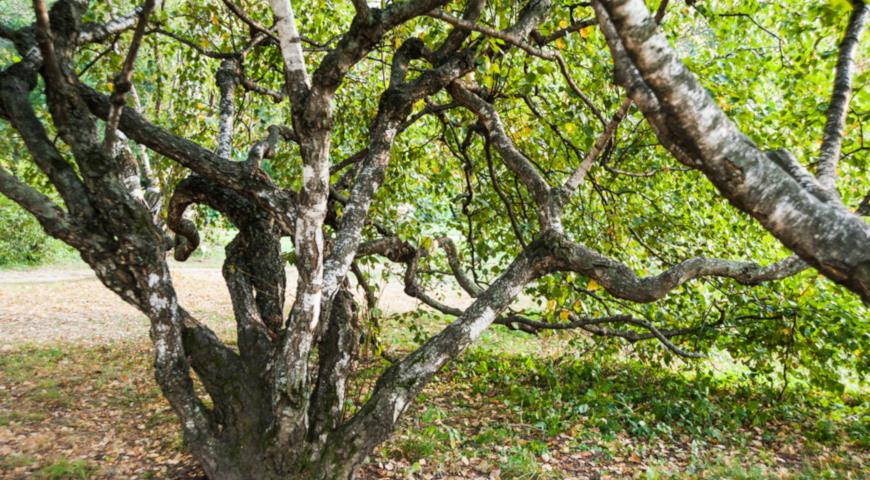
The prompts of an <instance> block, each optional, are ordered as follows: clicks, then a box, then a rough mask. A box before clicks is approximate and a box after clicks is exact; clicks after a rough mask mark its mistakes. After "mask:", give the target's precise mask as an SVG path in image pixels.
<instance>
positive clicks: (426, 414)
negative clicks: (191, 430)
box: [0, 261, 870, 480]
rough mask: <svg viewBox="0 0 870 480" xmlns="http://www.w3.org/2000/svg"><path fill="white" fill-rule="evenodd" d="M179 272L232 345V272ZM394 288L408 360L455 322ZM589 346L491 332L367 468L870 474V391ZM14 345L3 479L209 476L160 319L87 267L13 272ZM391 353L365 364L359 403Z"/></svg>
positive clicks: (7, 318) (4, 400) (393, 306)
mask: <svg viewBox="0 0 870 480" xmlns="http://www.w3.org/2000/svg"><path fill="white" fill-rule="evenodd" d="M173 277H174V280H175V283H176V285H177V288H178V290H179V294H180V299H181V302H182V304H183V305H185V306H186V307H188V309H189V310H191V311H192V312H193V313H194V315H196V316H197V317H198V318H200V319H203V320H204V321H206V322H207V323H209V325H211V326H212V327H213V328H215V329H216V331H218V332H219V334H220V335H222V336H224V337H225V338H227V339H230V338H231V337H232V325H231V323H230V320H229V318H228V312H229V311H230V310H229V309H230V306H229V299H228V296H227V294H226V289H225V287H224V285H223V282H222V279H221V277H220V272H219V267H218V266H217V264H215V263H214V262H209V261H204V262H194V263H192V264H190V265H183V266H182V265H174V266H173ZM291 283H292V281H291ZM381 298H382V307H383V309H384V311H385V312H386V313H387V314H390V315H391V317H390V318H389V319H387V320H385V321H383V322H382V327H383V330H384V331H383V338H384V340H385V344H386V345H387V348H388V350H389V351H390V352H391V353H392V354H394V355H400V354H401V353H402V352H403V351H405V350H407V349H408V348H410V347H411V346H412V345H413V344H414V342H415V337H419V336H421V335H420V334H425V333H426V332H428V331H431V330H433V329H435V328H438V327H439V325H441V324H443V322H445V321H446V320H444V319H440V318H437V317H433V316H429V315H423V316H420V315H414V314H413V312H415V311H416V310H417V309H418V305H416V304H415V303H414V302H412V301H409V300H407V299H406V297H404V296H403V295H402V294H401V288H400V287H399V286H398V285H391V286H390V287H388V288H387V289H386V290H385V292H384V293H383V294H382V296H381ZM453 300H454V301H457V302H461V301H463V299H461V298H454V299H453ZM396 314H403V315H396ZM573 340H576V334H563V335H557V336H548V337H545V338H537V339H534V338H528V337H526V336H524V335H523V334H521V333H517V332H508V331H506V330H504V329H502V328H501V327H499V328H498V329H495V330H493V331H491V332H487V334H486V335H485V337H484V338H483V339H482V341H481V342H479V343H478V345H477V346H476V347H475V348H474V349H472V351H470V352H468V353H467V354H466V355H464V356H463V357H462V358H461V359H460V360H459V361H457V362H454V363H453V364H452V365H450V366H449V367H448V368H447V369H446V370H445V371H444V372H442V373H441V374H440V375H439V377H438V378H437V379H436V380H435V381H433V382H432V384H431V385H430V386H429V387H428V388H427V389H426V390H425V392H424V393H423V394H422V395H421V397H420V399H419V401H418V402H417V403H416V405H415V406H414V407H412V409H411V411H410V412H409V414H408V415H407V418H406V420H405V421H404V423H403V426H402V427H401V428H400V430H399V431H398V432H397V433H396V435H395V436H394V437H393V438H392V439H391V440H390V441H389V442H388V443H387V444H385V445H384V446H383V447H381V448H380V449H378V451H377V452H376V454H375V455H373V456H372V457H371V458H370V459H369V460H368V462H367V463H366V465H364V466H363V468H362V470H361V472H360V477H361V478H363V479H366V480H368V479H376V478H457V479H460V478H461V479H466V478H503V479H508V478H520V479H535V478H541V479H547V478H554V479H555V478H578V479H579V478H650V479H652V478H837V479H839V478H856V479H857V478H870V462H868V457H870V455H868V454H870V415H868V399H867V398H866V395H861V394H856V393H854V392H853V393H847V394H845V395H843V396H840V397H830V396H825V395H823V394H816V393H814V394H809V393H808V392H801V391H793V392H787V393H786V394H784V395H783V396H781V397H780V392H779V391H775V390H774V389H772V387H769V386H764V385H753V386H751V387H752V388H749V387H747V385H745V384H742V383H737V382H733V381H730V380H727V379H723V378H720V377H719V376H717V375H713V374H709V373H703V372H702V369H700V368H694V369H691V368H684V369H683V370H685V371H676V370H670V369H662V368H653V367H651V366H649V365H643V364H640V363H637V362H635V361H632V360H630V359H629V358H630V357H627V358H620V359H616V360H613V359H611V360H609V361H607V362H602V361H601V359H600V358H598V357H595V356H590V355H589V354H588V353H584V351H585V350H584V349H580V348H576V347H574V346H572V342H573ZM0 349H2V356H0V477H2V478H58V479H60V478H106V479H109V478H112V479H114V478H197V477H200V476H201V475H202V474H201V471H200V470H199V468H198V467H197V466H196V465H195V463H194V462H193V461H192V459H191V458H190V457H189V456H188V455H187V454H186V453H185V451H184V445H183V442H182V441H181V437H180V435H179V432H178V428H177V426H176V424H175V420H174V417H173V415H172V412H171V410H170V409H169V407H168V405H167V404H166V403H165V402H164V401H163V400H162V398H161V396H160V393H159V390H158V389H157V387H156V385H155V383H154V380H153V377H152V374H151V369H150V365H151V359H150V355H151V354H150V345H149V343H148V340H147V322H146V321H145V319H144V318H143V317H142V316H141V315H139V314H138V313H137V312H136V311H135V310H133V309H132V308H131V307H128V306H126V305H125V304H123V303H122V302H121V301H120V300H118V299H117V297H115V296H114V295H113V294H111V293H110V292H108V291H107V290H106V289H105V288H103V287H102V286H101V285H100V284H99V283H98V282H97V281H96V279H95V278H94V277H93V275H92V274H90V272H89V271H88V270H87V269H86V268H85V267H83V266H81V265H70V266H66V267H56V266H55V267H48V268H39V269H28V270H20V269H19V270H9V271H2V272H0ZM385 362H386V361H385V360H382V359H380V358H378V357H377V356H375V355H370V356H368V357H367V359H366V360H364V361H362V362H360V364H359V365H358V368H359V369H360V370H361V376H360V378H361V380H359V381H357V382H356V383H354V384H352V385H351V386H350V390H349V392H350V395H349V396H350V397H351V400H352V402H353V403H354V404H357V403H359V401H360V400H361V399H362V397H363V396H364V393H365V390H366V389H367V388H368V387H369V386H370V385H371V383H372V382H373V379H374V376H375V374H376V373H377V371H379V370H380V369H382V368H383V366H384V364H385Z"/></svg>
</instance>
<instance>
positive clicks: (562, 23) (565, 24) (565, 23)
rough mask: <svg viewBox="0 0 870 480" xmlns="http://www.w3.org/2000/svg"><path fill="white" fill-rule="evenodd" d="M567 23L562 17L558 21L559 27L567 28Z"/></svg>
mask: <svg viewBox="0 0 870 480" xmlns="http://www.w3.org/2000/svg"><path fill="white" fill-rule="evenodd" d="M568 25H569V23H568V20H564V19H563V20H561V21H560V22H559V28H568Z"/></svg>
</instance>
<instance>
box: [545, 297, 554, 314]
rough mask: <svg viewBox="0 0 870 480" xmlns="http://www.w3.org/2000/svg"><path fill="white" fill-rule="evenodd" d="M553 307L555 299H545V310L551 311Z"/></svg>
mask: <svg viewBox="0 0 870 480" xmlns="http://www.w3.org/2000/svg"><path fill="white" fill-rule="evenodd" d="M555 309H556V301H555V300H553V299H552V298H551V299H549V300H547V311H548V312H552V311H553V310H555Z"/></svg>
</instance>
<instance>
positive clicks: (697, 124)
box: [596, 0, 870, 303]
mask: <svg viewBox="0 0 870 480" xmlns="http://www.w3.org/2000/svg"><path fill="white" fill-rule="evenodd" d="M596 5H597V6H598V8H597V9H596V11H597V13H598V14H599V22H600V24H601V26H602V29H606V28H610V25H608V21H610V22H612V28H615V31H616V33H617V36H618V39H615V38H611V39H609V40H608V42H609V44H610V46H611V52H612V53H613V55H614V58H615V59H617V58H618V56H619V55H620V52H619V50H618V48H615V42H621V45H622V47H624V49H625V52H626V53H627V58H624V59H621V60H617V62H622V63H624V64H629V65H633V66H634V67H635V68H636V69H637V72H639V75H640V77H642V82H643V84H645V85H646V87H647V89H648V91H649V92H648V93H650V92H651V93H652V96H653V99H654V100H655V102H657V103H658V105H659V106H660V107H661V111H657V110H656V109H655V102H653V101H652V100H653V99H650V98H642V96H643V92H642V89H637V88H633V91H632V94H633V95H638V97H633V98H635V101H636V102H637V104H638V105H639V106H640V107H641V109H642V110H644V113H645V114H648V118H651V120H650V123H651V124H653V125H656V124H666V125H667V132H664V131H662V130H659V131H657V135H658V136H659V138H660V139H663V137H664V139H663V143H666V146H668V147H669V148H670V146H673V145H676V146H678V147H679V148H678V149H676V150H674V149H672V152H674V154H675V156H677V157H678V159H680V160H684V159H686V158H685V156H684V155H685V153H686V152H689V157H690V158H689V159H686V160H689V162H690V163H688V165H689V166H691V167H694V168H697V169H699V170H701V171H702V172H703V173H704V174H705V175H706V176H707V178H708V179H709V180H710V181H711V182H712V183H713V184H714V185H715V186H716V187H717V188H718V189H719V191H720V192H721V193H722V194H723V195H724V196H725V197H726V198H728V199H729V200H730V201H731V202H732V203H733V204H734V205H735V206H737V207H739V208H741V209H742V210H743V211H745V212H747V213H749V214H750V215H751V216H752V217H754V218H755V219H756V220H758V221H759V222H760V223H761V224H762V225H763V226H764V227H765V228H766V229H767V230H768V231H769V232H771V233H772V234H773V235H774V236H775V237H776V238H777V239H779V240H780V241H781V242H782V243H783V244H784V245H785V246H787V247H788V248H789V249H791V250H793V251H794V252H795V253H797V254H798V255H799V256H800V257H801V258H802V259H804V260H805V261H806V262H808V263H810V264H811V265H812V266H814V267H815V268H817V269H818V270H819V271H820V272H821V273H823V274H824V275H825V276H827V277H828V278H830V279H832V280H834V281H836V282H838V283H840V284H842V285H844V286H845V287H847V288H848V289H850V290H852V291H853V292H855V293H857V294H858V295H859V296H861V298H862V299H863V300H864V302H865V303H870V225H867V223H865V222H864V220H863V219H861V218H860V217H859V216H857V215H855V214H854V213H852V212H850V211H848V210H847V209H846V208H845V207H844V206H843V205H842V204H841V203H840V202H838V201H830V200H829V199H828V198H825V197H822V198H820V197H819V196H817V195H815V194H814V192H813V191H812V190H809V189H807V188H805V183H806V182H805V180H806V178H807V177H808V175H798V176H795V175H794V174H793V172H792V171H790V170H789V169H787V168H784V167H783V166H782V165H781V164H780V163H779V162H777V161H776V159H773V158H771V157H770V156H769V155H768V154H767V153H766V152H763V151H762V150H760V149H759V148H758V147H757V146H756V145H755V144H754V143H752V141H751V140H749V138H747V137H746V136H745V135H744V134H743V133H742V132H740V131H739V130H738V129H737V127H736V126H735V125H734V124H733V123H732V122H731V120H730V119H729V118H728V117H727V116H726V115H725V114H724V113H723V112H722V110H721V109H720V108H719V107H718V105H717V104H716V102H715V101H713V99H712V98H711V97H710V95H709V94H708V93H707V91H706V90H705V89H704V88H703V87H702V86H701V85H700V83H699V81H698V79H697V77H695V75H694V74H692V73H691V72H690V71H689V70H688V69H687V68H686V66H685V65H683V64H682V62H680V60H679V59H678V58H677V56H676V54H675V52H674V51H673V49H672V48H671V47H670V44H669V43H668V40H667V38H665V36H664V35H663V34H662V33H661V31H660V30H659V29H658V28H657V26H656V24H655V21H654V20H653V19H652V18H651V17H650V16H649V12H648V11H647V9H646V6H645V5H644V3H643V1H642V0H627V1H623V2H617V1H612V0H611V1H599V2H596ZM623 70H625V69H623ZM622 80H623V81H624V80H626V79H625V78H623V79H622ZM650 107H653V108H652V109H650ZM692 159H694V160H695V161H692ZM809 178H812V177H809Z"/></svg>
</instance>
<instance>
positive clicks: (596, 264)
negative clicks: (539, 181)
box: [547, 232, 807, 303]
mask: <svg viewBox="0 0 870 480" xmlns="http://www.w3.org/2000/svg"><path fill="white" fill-rule="evenodd" d="M547 239H548V244H549V245H550V246H551V249H552V250H551V251H552V255H553V259H554V262H553V264H552V265H551V268H552V271H572V272H577V273H580V274H582V275H585V276H587V277H589V278H592V279H594V280H595V281H597V282H598V283H599V284H600V285H601V286H602V287H604V289H605V290H607V292H608V293H609V294H611V295H613V296H614V297H616V298H621V299H624V300H631V301H634V302H639V303H650V302H654V301H656V300H659V299H661V298H663V297H664V296H666V295H667V294H668V293H670V292H671V291H672V290H674V289H675V288H677V287H679V286H680V285H682V284H684V283H686V282H688V281H690V280H694V279H697V278H702V277H713V276H715V277H726V278H731V279H734V280H736V281H737V282H738V283H741V284H744V285H755V284H758V283H761V282H766V281H772V280H779V279H782V278H786V277H788V276H791V275H795V274H797V273H799V272H801V271H803V270H805V269H806V268H807V264H806V263H804V262H803V261H801V260H800V259H799V258H798V257H796V256H791V257H789V258H787V259H785V260H782V261H780V262H777V263H774V264H772V265H769V266H766V267H763V266H761V265H758V264H757V263H754V262H741V261H733V260H722V259H718V258H705V257H696V258H691V259H688V260H684V261H682V262H680V263H678V264H676V265H674V266H673V267H671V268H669V269H668V270H665V271H664V272H662V273H660V274H658V275H653V276H649V277H638V276H637V274H635V273H634V271H632V270H631V269H630V268H628V267H627V266H626V265H625V264H623V263H620V262H618V261H616V260H613V259H611V258H609V257H606V256H604V255H601V254H600V253H598V252H596V251H594V250H592V249H591V248H588V247H586V246H585V245H582V244H580V243H575V242H572V241H571V240H569V239H568V238H567V237H565V236H564V235H563V234H559V233H555V232H551V233H550V234H549V235H547Z"/></svg>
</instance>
